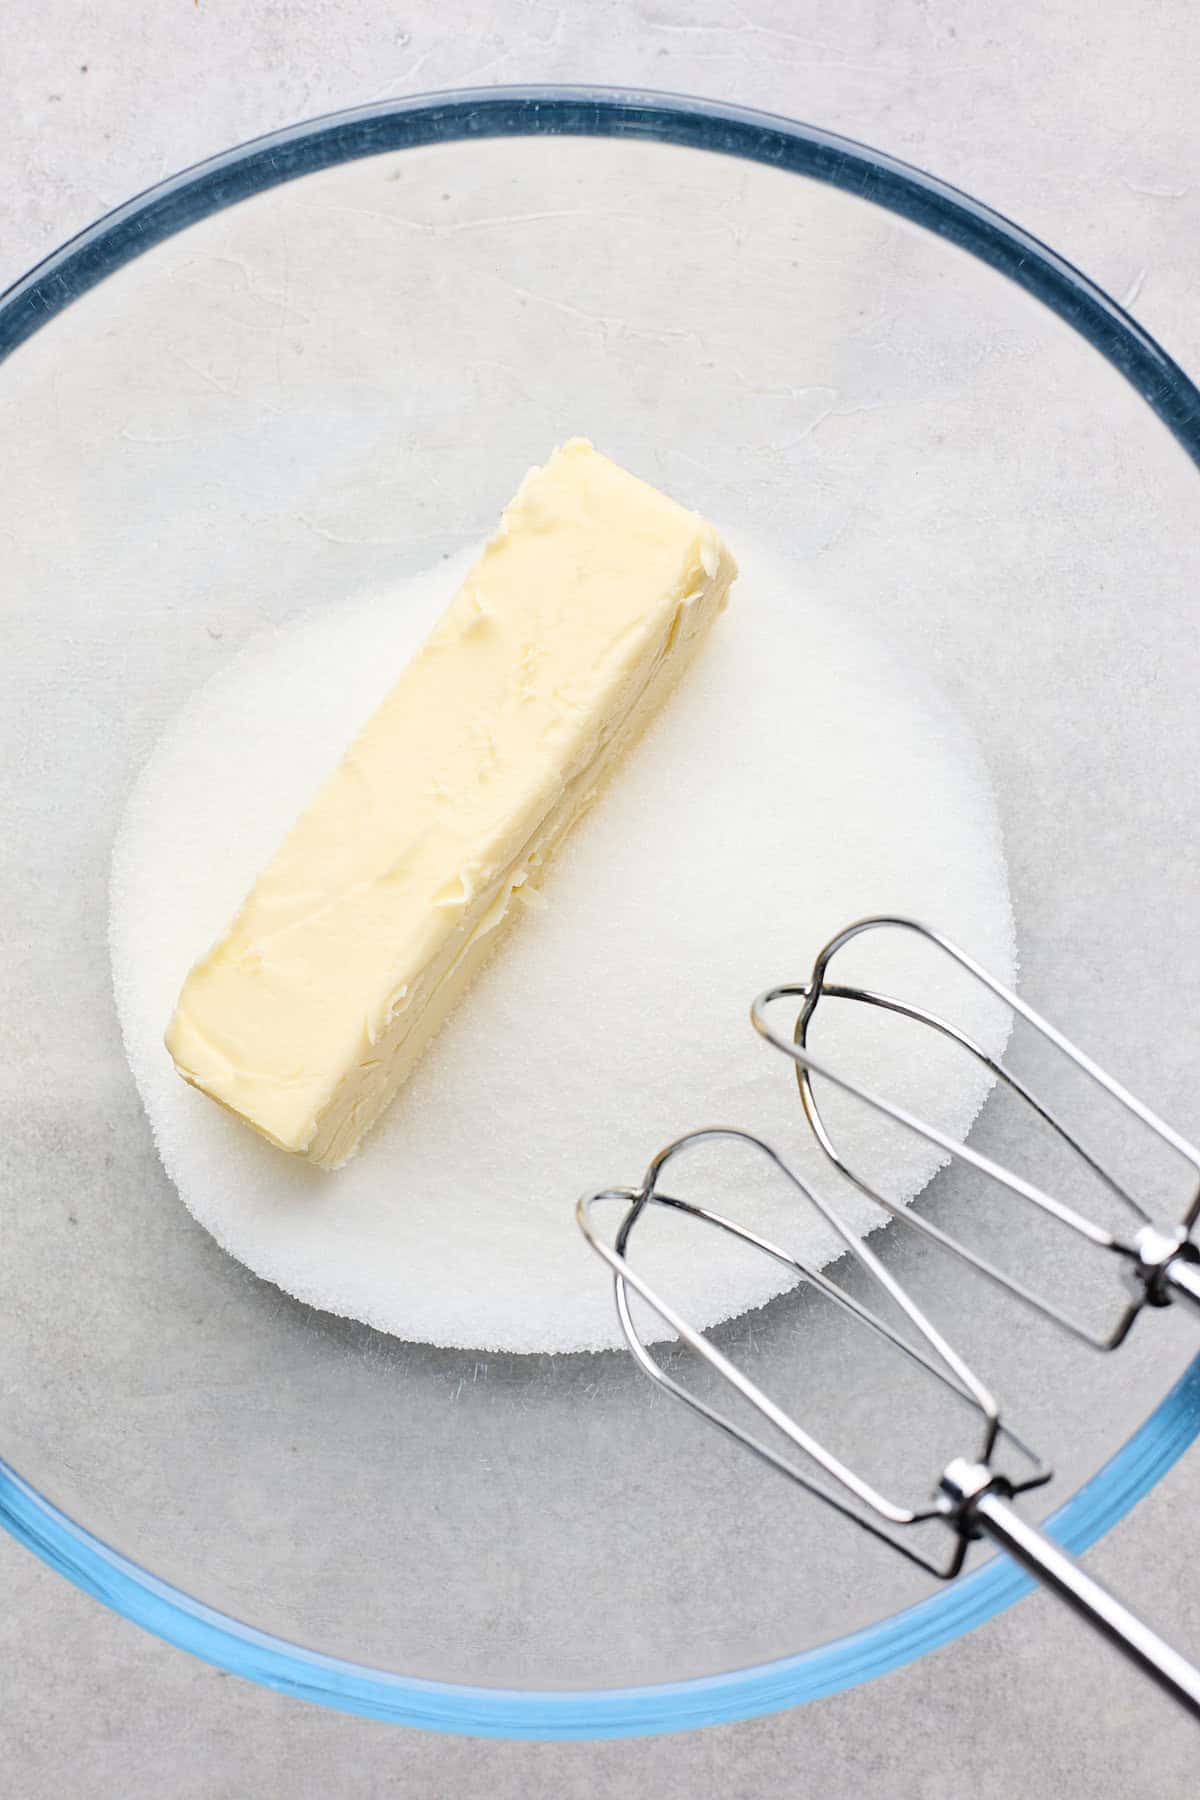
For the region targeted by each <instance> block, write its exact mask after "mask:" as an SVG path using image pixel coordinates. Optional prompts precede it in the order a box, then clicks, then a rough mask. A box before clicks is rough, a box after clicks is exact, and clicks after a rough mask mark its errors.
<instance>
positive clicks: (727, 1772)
mask: <svg viewBox="0 0 1200 1800" xmlns="http://www.w3.org/2000/svg"><path fill="white" fill-rule="evenodd" d="M2 26H3V48H2V50H0V107H2V112H0V117H2V118H3V121H4V129H3V132H0V283H3V282H4V281H6V280H7V279H9V278H11V277H13V276H15V275H16V274H18V273H19V272H20V271H21V270H22V269H23V268H24V267H25V266H27V265H28V264H29V263H30V262H32V261H33V260H35V259H36V258H37V257H38V256H40V255H41V254H42V253H43V252H45V251H47V250H49V249H51V248H53V247H54V245H56V244H57V243H59V242H60V241H61V240H62V239H63V238H65V237H66V236H68V235H69V234H70V233H71V232H72V231H74V230H75V229H77V228H78V227H79V226H81V225H83V224H85V223H86V222H87V221H88V220H90V219H91V218H93V217H94V216H95V215H96V214H98V213H99V212H101V211H103V210H104V209H105V208H107V207H109V206H110V205H113V204H115V203H116V202H118V201H120V200H122V199H123V198H125V197H126V196H127V195H129V194H130V193H133V192H134V191H136V190H137V189H139V188H142V187H144V186H146V185H147V184H148V183H150V182H152V181H154V180H156V179H158V178H159V177H160V176H161V175H164V174H166V173H167V172H168V171H170V170H173V169H177V168H180V167H182V166H184V165H185V164H187V163H189V162H192V161H194V160H195V159H196V158H198V157H201V156H203V155H205V154H207V153H209V152H211V151H215V150H219V149H221V148H224V147H225V146H227V145H229V144H231V143H234V142H236V141H238V140H239V139H242V138H245V137H248V136H251V135H254V134H256V133H258V132H261V131H264V130H267V129H270V128H271V127H273V126H277V125H281V124H284V123H286V122H289V121H291V120H294V119H298V118H302V117H304V116H306V115H311V114H313V113H318V112H322V111H326V110H328V109H331V108H335V107H339V106H344V105H349V104H353V103H356V102H360V101H364V100H370V99H374V98H380V97H383V96H386V95H389V94H400V93H407V92H415V91H418V90H421V89H427V88H437V87H448V86H454V85H462V84H469V83H489V82H503V81H537V80H588V81H601V82H619V83H632V84H642V85H652V86H656V87H662V88H669V89H675V90H688V91H693V92H698V93H707V94H713V95H719V96H722V97H726V98H730V99H735V100H739V101H742V102H745V103H748V104H752V105H758V106H764V107H768V108H771V109H774V110H777V111H781V112H786V113H791V114H793V115H795V116H799V117H802V118H806V119H811V120H816V121H819V122H821V123H823V124H825V125H828V126H831V127H833V128H836V129H839V130H842V131H846V132H849V133H851V134H853V135H855V136H858V137H862V138H864V139H866V140H868V141H870V142H873V143H876V144H880V145H883V146H885V147H887V148H888V149H890V150H893V151H895V152H897V153H898V154H900V155H902V156H906V157H908V158H910V159H912V160H913V161H916V162H918V163H920V164H923V165H924V166H926V167H928V168H930V169H933V170H935V171H936V172H938V173H939V174H941V175H942V176H944V177H946V178H948V179H949V180H951V181H953V182H956V183H958V184H959V185H960V186H962V187H965V188H967V189H968V190H971V191H973V192H974V193H976V194H978V195H980V196H981V197H982V198H984V199H986V200H989V201H991V202H992V203H993V204H995V205H998V206H999V207H1000V208H1001V209H1003V210H1005V211H1007V212H1009V213H1010V214H1011V215H1013V216H1014V217H1016V218H1017V219H1019V220H1020V221H1021V222H1022V223H1023V224H1025V225H1027V226H1028V227H1030V228H1032V229H1033V230H1034V231H1035V232H1037V233H1038V234H1039V235H1041V236H1042V237H1043V238H1045V239H1047V240H1048V241H1049V242H1051V243H1052V244H1054V245H1055V246H1056V247H1057V248H1059V249H1061V250H1062V251H1064V252H1065V253H1066V254H1067V255H1068V256H1069V257H1071V258H1072V259H1073V260H1075V261H1076V262H1078V263H1079V264H1081V265H1082V266H1083V267H1084V268H1085V269H1086V270H1088V271H1089V272H1090V273H1091V274H1092V275H1094V276H1095V277H1097V278H1098V279H1099V280H1100V281H1101V282H1102V283H1104V284H1105V285H1106V286H1107V287H1108V288H1109V289H1110V291H1111V292H1113V293H1114V294H1116V295H1117V296H1118V297H1119V298H1121V299H1123V300H1125V301H1126V302H1127V304H1129V305H1130V306H1131V307H1132V309H1133V310H1134V311H1135V312H1136V313H1137V315H1138V316H1139V317H1140V318H1142V319H1143V320H1144V321H1145V323H1146V324H1147V325H1148V326H1149V327H1150V328H1151V330H1153V331H1155V332H1156V333H1157V334H1158V335H1159V336H1160V337H1161V338H1162V339H1163V340H1164V342H1165V343H1166V344H1167V345H1168V347H1169V348H1170V349H1171V350H1172V351H1173V352H1174V353H1175V354H1176V355H1177V356H1178V357H1179V358H1180V359H1181V360H1182V361H1183V362H1184V364H1185V365H1186V366H1190V367H1191V368H1192V369H1193V370H1200V321H1198V319H1197V315H1196V310H1195V303H1194V294H1195V291H1196V285H1197V278H1198V277H1200V176H1197V173H1196V151H1197V127H1196V124H1195V96H1194V71H1195V68H1196V66H1197V54H1198V52H1200V16H1197V15H1196V14H1195V13H1194V12H1193V10H1192V9H1191V8H1189V7H1187V6H1186V5H1185V4H1183V0H1170V3H1169V4H1155V3H1153V0H1133V3H1132V4H1130V5H1129V6H1127V7H1123V8H1116V7H1112V8H1108V9H1103V10H1101V9H1097V8H1095V7H1094V6H1092V5H1089V4H1086V3H1085V0H1049V3H1047V4H1043V5H1041V6H1039V7H1037V8H1035V9H1021V10H1020V12H1019V13H1018V14H1014V15H1012V16H1011V18H1010V17H1008V16H1006V15H1005V14H1004V13H1003V11H998V10H997V9H996V8H994V7H992V6H988V5H984V4H982V0H962V3H957V4H956V3H955V0H894V3H893V4H888V5H884V4H866V3H864V0H849V4H848V5H846V6H845V7H843V8H840V9H837V13H836V15H835V9H833V8H831V7H828V6H822V5H820V4H817V3H816V0H793V3H791V4H789V5H787V6H784V7H782V8H781V7H779V6H768V5H766V4H765V0H743V3H741V4H735V3H734V0H698V3H697V4H687V3H686V0H646V3H645V4H643V5H642V6H640V7H639V6H635V5H633V4H626V3H624V0H593V3H592V4H586V3H585V0H566V3H565V4H551V3H549V0H531V3H530V4H523V5H521V6H519V7H518V6H517V5H516V4H515V0H510V4H508V5H505V4H503V0H468V3H462V0H457V3H456V0H451V3H450V4H442V5H438V6H435V5H433V4H431V0H412V3H411V4H408V5H402V6H395V7H392V6H384V5H382V4H380V3H379V0H364V3H362V4H356V5H353V6H349V7H339V6H336V5H335V4H333V0H258V3H257V4H251V5H240V6H239V5H236V4H233V3H232V0H198V3H197V4H193V0H156V3H155V4H153V5H150V4H147V3H146V0H128V3H123V4H117V3H116V0H100V3H99V4H97V5H93V6H92V7H90V8H86V9H85V8H84V7H83V6H82V5H79V4H71V3H69V0H9V4H8V6H7V7H6V8H5V12H4V16H3V20H2ZM1197 1517H1200V1456H1196V1455H1193V1456H1192V1457H1191V1458H1189V1459H1185V1461H1184V1463H1183V1464H1181V1465H1180V1466H1178V1467H1177V1468H1176V1469H1175V1471H1174V1472H1173V1473H1172V1474H1171V1475H1170V1476H1169V1477H1168V1478H1167V1480H1166V1481H1164V1482H1163V1484H1162V1485H1161V1486H1160V1487H1159V1488H1158V1489H1157V1490H1156V1492H1155V1493H1154V1494H1153V1495H1152V1496H1151V1497H1150V1498H1149V1499H1148V1500H1147V1501H1146V1502H1145V1503H1144V1504H1143V1505H1142V1506H1141V1507H1140V1508H1139V1509H1138V1510H1137V1512H1136V1514H1135V1516H1134V1517H1133V1518H1131V1519H1130V1520H1128V1521H1126V1523H1125V1524H1124V1525H1123V1526H1121V1527H1120V1528H1119V1529H1118V1530H1117V1531H1116V1532H1114V1533H1113V1535H1112V1536H1111V1538H1110V1539H1109V1540H1107V1541H1106V1542H1105V1543H1104V1544H1103V1545H1102V1546H1100V1547H1099V1549H1098V1550H1097V1551H1096V1552H1095V1553H1094V1554H1093V1556H1092V1557H1091V1559H1090V1561H1091V1564H1092V1566H1093V1567H1094V1568H1095V1569H1096V1570H1097V1571H1098V1572H1099V1573H1100V1574H1101V1575H1103V1576H1104V1577H1106V1578H1107V1579H1109V1580H1111V1582H1112V1583H1113V1584H1114V1585H1116V1586H1118V1587H1119V1588H1121V1589H1123V1590H1124V1591H1126V1592H1130V1593H1133V1592H1136V1593H1137V1594H1138V1595H1139V1597H1140V1600H1141V1602H1142V1605H1143V1607H1144V1610H1145V1611H1146V1612H1147V1613H1148V1614H1149V1615H1150V1616H1151V1617H1154V1618H1155V1619H1156V1620H1158V1621H1160V1622H1161V1623H1162V1624H1163V1625H1164V1626H1166V1627H1168V1628H1169V1629H1170V1632H1171V1634H1172V1635H1173V1636H1174V1637H1175V1638H1176V1639H1177V1640H1179V1641H1180V1642H1183V1643H1191V1644H1192V1645H1193V1646H1196V1645H1200V1574H1198V1573H1197V1565H1196V1562H1195V1559H1194V1558H1190V1559H1189V1557H1188V1554H1187V1549H1188V1546H1189V1543H1190V1542H1191V1541H1192V1537H1193V1534H1194V1532H1195V1530H1196V1520H1197ZM1164 1542H1168V1543H1169V1542H1173V1543H1174V1544H1176V1545H1177V1546H1179V1548H1178V1549H1176V1550H1174V1551H1173V1552H1171V1553H1168V1554H1167V1555H1165V1556H1162V1555H1160V1554H1159V1553H1158V1552H1157V1550H1156V1548H1155V1547H1156V1546H1157V1545H1160V1544H1162V1543H1164ZM0 1592H2V1593H3V1595H4V1605H3V1607H2V1608H0V1646H2V1647H3V1653H4V1659H5V1681H4V1688H3V1696H2V1697H0V1758H2V1761H3V1765H4V1769H5V1774H4V1777H3V1791H4V1792H5V1793H9V1794H12V1795H13V1796H15V1797H19V1800H40V1797H41V1796H50V1795H54V1796H58V1797H63V1796H65V1797H67V1800H73V1797H74V1796H87V1797H90V1796H97V1797H99V1800H106V1797H108V1796H114V1797H115V1796H121V1797H122V1800H124V1797H126V1796H128V1797H130V1800H134V1797H136V1796H140V1795H151V1794H153V1795H169V1796H178V1797H179V1800H191V1797H192V1796H195V1797H197V1800H225V1797H229V1800H241V1797H242V1796H250V1795H254V1796H274V1795H277V1794H278V1795H284V1794H288V1795H297V1796H310V1795H312V1796H316V1795H322V1796H324V1795H330V1796H342V1795H347V1796H356V1795H367V1796H370V1795H376V1794H378V1795H391V1794H396V1795H401V1794H403V1795H414V1796H426V1795H428V1796H443V1795H444V1796H458V1795H464V1796H474V1795H483V1794H486V1795H488V1796H489V1800H506V1797H507V1796H513V1797H515V1796H517V1795H521V1796H530V1797H536V1796H541V1795H546V1796H556V1797H557V1796H562V1797H563V1800H569V1797H571V1796H584V1795H588V1796H592V1795H595V1796H610V1795H611V1796H623V1795H634V1794H642V1793H646V1794H654V1795H656V1796H660V1797H661V1800H674V1797H676V1796H679V1797H682V1796H688V1797H692V1800H707V1796H709V1795H712V1796H714V1797H716V1796H720V1800H743V1797H744V1800H749V1797H750V1796H758V1795H767V1794H775V1793H816V1794H820V1795H822V1796H826V1797H828V1800H841V1797H842V1796H848V1795H868V1796H882V1797H884V1800H892V1797H893V1796H895V1797H901V1800H943V1797H946V1800H949V1797H950V1796H958V1795H961V1794H966V1793H970V1794H974V1795H978V1796H980V1800H991V1797H996V1800H1001V1797H1008V1796H1014V1797H1015V1796H1027V1797H1030V1800H1040V1797H1041V1796H1051V1795H1053V1796H1055V1797H1056V1800H1074V1797H1075V1796H1079V1797H1082V1796H1104V1797H1107V1796H1140V1795H1147V1796H1148V1795H1151V1794H1153V1795H1167V1796H1175V1795H1179V1796H1182V1795H1184V1794H1189V1793H1191V1792H1193V1791H1194V1788H1195V1768H1196V1760H1195V1758H1196V1736H1195V1731H1194V1728H1193V1727H1190V1726H1188V1725H1187V1724H1185V1723H1184V1722H1183V1721H1182V1720H1181V1719H1179V1718H1178V1717H1177V1716H1176V1715H1175V1713H1174V1712H1173V1711H1172V1710H1171V1709H1170V1708H1169V1707H1168V1706H1167V1704H1166V1703H1165V1702H1163V1701H1160V1700H1159V1699H1158V1698H1157V1697H1156V1696H1155V1695H1153V1694H1152V1693H1149V1692H1147V1691H1146V1690H1144V1689H1143V1688H1142V1687H1140V1686H1138V1685H1135V1684H1134V1683H1133V1682H1132V1681H1131V1680H1130V1679H1129V1678H1128V1677H1127V1676H1126V1674H1125V1672H1124V1669H1123V1667H1122V1666H1121V1665H1120V1664H1119V1663H1118V1662H1117V1660H1116V1659H1115V1658H1114V1657H1110V1656H1108V1655H1105V1654H1104V1653H1102V1652H1097V1651H1095V1650H1094V1648H1093V1646H1092V1645H1091V1644H1090V1643H1088V1642H1087V1641H1086V1640H1085V1639H1084V1637H1083V1636H1082V1634H1081V1632H1080V1631H1079V1629H1078V1628H1077V1627H1076V1626H1075V1625H1074V1624H1073V1623H1072V1622H1071V1621H1070V1620H1069V1619H1066V1618H1064V1617H1063V1616H1061V1615H1060V1614H1059V1613H1058V1612H1057V1611H1055V1609H1053V1607H1052V1606H1051V1605H1050V1604H1049V1603H1047V1602H1044V1601H1041V1600H1034V1601H1031V1602H1027V1603H1026V1604H1024V1605H1023V1606H1021V1607H1020V1608H1018V1609H1017V1610H1016V1611H1015V1612H1014V1613H1010V1614H1009V1615H1007V1616H1006V1617H1005V1618H1003V1619H1002V1620H1000V1621H998V1622H997V1623H996V1624H994V1625H993V1626H991V1627H989V1628H987V1629H986V1630H984V1631H982V1632H979V1633H977V1634H976V1635H975V1636H973V1637H971V1638H969V1639H967V1640H966V1641H964V1642H962V1643H960V1644H958V1645H955V1646H953V1647H952V1648H950V1649H949V1650H946V1651H943V1652H941V1653H940V1654H939V1655H938V1656H936V1657H934V1658H932V1659H929V1660H927V1661H925V1662H924V1663H922V1664H920V1665H918V1666H916V1667H914V1668H910V1669H906V1670H902V1671H900V1672H899V1673H897V1674H895V1675H892V1676H890V1677H888V1678H886V1679H884V1680H883V1681H880V1682H877V1683H876V1684H874V1685H873V1686H871V1687H869V1688H865V1689H860V1690H858V1691H856V1692H854V1693H850V1694H843V1695H840V1696H837V1697H835V1698H833V1699H831V1700H828V1701H825V1702H823V1703H821V1704H818V1705H814V1706H810V1707H807V1708H805V1709H803V1710H802V1711H799V1712H795V1713H792V1714H788V1715H783V1716H779V1717H775V1718H771V1719H766V1720H761V1721H756V1722H751V1723H748V1724H745V1725H740V1726H735V1727H729V1728H721V1729H718V1730H712V1731H708V1732H704V1733H700V1734H697V1735H694V1736H692V1737H688V1738H659V1739H653V1740H642V1741H635V1742H628V1743H613V1744H599V1745H586V1744H568V1745H519V1744H491V1743H476V1742H469V1741H460V1740H454V1739H447V1738H435V1737H429V1736H423V1735H420V1734H417V1733H411V1732H406V1731H401V1730H396V1729H392V1728H387V1727H382V1726H375V1725H370V1724H365V1723H362V1722H360V1721H356V1720H353V1719H348V1718H343V1717H339V1716H336V1715H334V1714H331V1713H325V1712H321V1711H319V1710H317V1709H315V1708H311V1707H305V1706H303V1705H300V1704H298V1703H295V1702H292V1701H289V1700H285V1699H282V1698H280V1697H277V1696H275V1695H272V1694H269V1693H266V1692H264V1691H261V1690H258V1689H255V1688H252V1687H249V1686H246V1685H244V1684H242V1683H240V1682H238V1681H236V1680H233V1679H230V1678H227V1677H224V1676H222V1675H220V1674H218V1673H216V1672H215V1671H213V1670H210V1669H208V1668H205V1667H202V1666H201V1665H200V1664H198V1663H194V1662H192V1661H190V1660H189V1659H188V1658H186V1657H185V1656H183V1655H182V1654H181V1653H179V1652H177V1651H175V1650H172V1649H169V1648H167V1647H166V1646H164V1645H161V1644H159V1643H157V1642H156V1641H154V1640H152V1639H150V1638H148V1637H146V1636H144V1635H142V1634H141V1633H140V1632H138V1631H137V1630H135V1629H134V1628H133V1627H132V1626H130V1625H128V1624H126V1623H124V1622H123V1621H121V1620H119V1619H117V1618H115V1617H114V1616H112V1615H111V1614H109V1613H107V1612H106V1611H104V1610H102V1609H101V1608H100V1607H98V1606H96V1605H95V1604H94V1603H93V1602H91V1601H90V1600H87V1599H85V1598H84V1597H83V1596H82V1595H80V1594H78V1593H77V1592H75V1591H74V1590H73V1589H71V1588H69V1587H68V1586H66V1585H65V1584H64V1583H63V1582H62V1581H60V1580H59V1579H58V1578H57V1577H56V1576H54V1575H52V1574H50V1573H49V1571H47V1570H46V1569H44V1568H43V1567H42V1566H41V1565H40V1564H38V1563H36V1562H34V1561H33V1560H32V1559H31V1558H29V1557H28V1556H27V1555H25V1554H24V1553H23V1552H21V1551H19V1550H18V1549H16V1548H15V1546H13V1545H12V1544H11V1543H10V1542H9V1540H8V1539H7V1538H2V1539H0Z"/></svg>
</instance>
